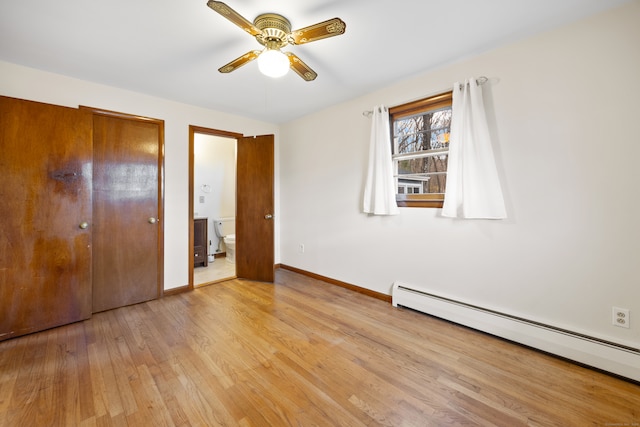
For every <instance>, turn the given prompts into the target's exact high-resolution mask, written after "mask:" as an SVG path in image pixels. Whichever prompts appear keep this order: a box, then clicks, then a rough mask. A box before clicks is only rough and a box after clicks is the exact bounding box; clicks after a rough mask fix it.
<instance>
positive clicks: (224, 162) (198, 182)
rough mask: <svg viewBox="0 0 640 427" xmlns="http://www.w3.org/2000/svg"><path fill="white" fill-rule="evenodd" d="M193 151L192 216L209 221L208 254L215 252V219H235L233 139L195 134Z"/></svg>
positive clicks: (216, 239)
mask: <svg viewBox="0 0 640 427" xmlns="http://www.w3.org/2000/svg"><path fill="white" fill-rule="evenodd" d="M193 152H194V155H193V157H194V159H193V169H194V171H193V188H194V194H193V196H194V197H193V214H194V217H196V218H208V227H209V229H208V230H209V231H208V233H209V241H211V247H210V248H207V250H208V253H209V255H211V254H215V253H216V250H217V249H218V243H219V240H220V239H219V238H218V237H217V236H216V233H215V229H214V226H213V223H214V220H215V219H216V218H226V217H235V216H236V140H235V139H234V138H222V137H219V136H213V135H205V134H196V135H195V137H194V141H193ZM201 198H202V199H201ZM222 250H224V247H222Z"/></svg>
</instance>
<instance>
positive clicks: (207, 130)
mask: <svg viewBox="0 0 640 427" xmlns="http://www.w3.org/2000/svg"><path fill="white" fill-rule="evenodd" d="M197 133H199V134H203V135H211V136H220V137H223V138H232V139H236V140H237V139H238V138H242V137H244V135H243V134H241V133H236V132H229V131H225V130H219V129H210V128H205V127H201V126H194V125H189V214H188V215H189V217H188V218H189V219H188V221H189V285H188V286H187V289H189V290H193V288H194V284H193V213H194V210H193V201H194V198H193V192H194V176H193V174H194V172H195V158H194V157H195V153H194V140H195V135H196V134H197ZM236 250H237V249H236ZM236 256H237V255H236Z"/></svg>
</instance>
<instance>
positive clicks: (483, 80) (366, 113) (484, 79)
mask: <svg viewBox="0 0 640 427" xmlns="http://www.w3.org/2000/svg"><path fill="white" fill-rule="evenodd" d="M488 81H489V79H488V78H487V77H485V76H480V77H478V78H477V79H476V83H478V84H479V85H483V84H485V83H486V82H488ZM460 88H462V84H461V85H460ZM372 114H373V110H367V111H363V112H362V115H363V116H365V117H371V115H372Z"/></svg>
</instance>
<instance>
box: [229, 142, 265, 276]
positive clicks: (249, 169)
mask: <svg viewBox="0 0 640 427" xmlns="http://www.w3.org/2000/svg"><path fill="white" fill-rule="evenodd" d="M273 141H274V137H273V135H262V136H251V137H242V138H238V160H237V162H238V164H237V183H236V203H237V205H236V275H237V276H238V277H241V278H244V279H250V280H257V281H261V282H273V280H274V226H273V215H274V202H273V161H274V160H273V154H274V151H273Z"/></svg>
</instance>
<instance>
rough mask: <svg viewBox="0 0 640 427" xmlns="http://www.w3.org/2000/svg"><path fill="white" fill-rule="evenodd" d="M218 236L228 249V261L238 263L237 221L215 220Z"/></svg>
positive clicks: (231, 219) (214, 225)
mask: <svg viewBox="0 0 640 427" xmlns="http://www.w3.org/2000/svg"><path fill="white" fill-rule="evenodd" d="M213 229H214V230H215V232H216V236H218V238H219V239H220V240H222V241H223V242H224V246H225V247H226V248H227V256H226V260H227V262H230V263H235V262H236V219H235V218H234V217H226V218H217V219H214V220H213Z"/></svg>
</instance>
